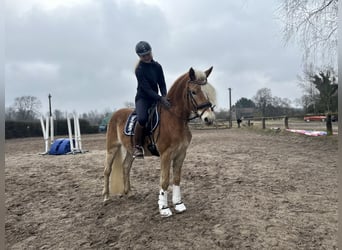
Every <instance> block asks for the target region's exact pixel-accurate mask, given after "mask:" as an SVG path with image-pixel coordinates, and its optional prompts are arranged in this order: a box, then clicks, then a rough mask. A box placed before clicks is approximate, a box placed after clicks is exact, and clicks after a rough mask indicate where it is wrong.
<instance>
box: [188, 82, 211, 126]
mask: <svg viewBox="0 0 342 250" xmlns="http://www.w3.org/2000/svg"><path fill="white" fill-rule="evenodd" d="M188 83H192V84H197V85H205V84H207V79H205V80H194V81H191V80H189V81H188ZM188 98H190V101H191V104H192V107H193V112H195V114H196V115H195V116H194V117H191V118H189V120H193V119H195V118H197V117H200V118H202V115H203V114H204V112H205V111H206V110H207V109H208V108H210V109H211V111H214V107H215V106H213V105H212V104H211V102H209V101H208V102H204V103H201V104H198V103H197V102H196V100H195V97H194V95H193V94H192V91H191V90H189V87H188ZM201 109H203V110H202V112H201V114H200V115H199V114H198V110H201Z"/></svg>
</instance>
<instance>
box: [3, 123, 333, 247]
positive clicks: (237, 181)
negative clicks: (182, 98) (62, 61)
mask: <svg viewBox="0 0 342 250" xmlns="http://www.w3.org/2000/svg"><path fill="white" fill-rule="evenodd" d="M82 139H83V148H84V149H87V150H89V152H88V153H85V154H79V155H63V156H49V155H48V156H41V155H38V154H37V153H39V152H41V151H43V149H44V145H43V140H42V138H28V139H15V140H6V145H5V146H6V153H5V157H6V169H5V174H6V176H5V180H6V191H5V194H6V208H7V215H6V225H5V229H6V247H7V249H337V227H338V226H337V203H338V202H337V144H338V143H337V136H333V137H328V138H327V137H319V138H311V137H306V136H303V135H296V134H289V133H286V132H278V133H276V132H274V131H273V132H271V131H269V132H261V131H254V130H249V129H246V128H241V129H237V128H236V129H235V128H234V129H230V130H229V129H225V130H195V131H193V141H192V143H191V145H190V147H189V150H188V154H187V157H186V160H185V163H184V166H183V174H182V177H183V178H182V183H181V185H182V191H183V200H184V203H185V204H186V206H187V208H188V210H187V211H186V212H185V213H183V214H177V215H174V216H172V217H170V218H167V219H162V218H160V216H159V212H158V206H157V198H158V190H159V187H158V183H159V159H158V158H146V159H145V160H143V161H141V160H140V161H136V162H135V163H134V165H133V168H132V172H131V181H132V186H133V189H134V190H133V192H132V194H131V195H129V196H128V197H113V198H112V199H111V201H110V202H109V203H108V204H103V203H102V196H101V191H102V182H103V174H102V171H103V161H104V156H105V135H104V134H97V135H84V136H82Z"/></svg>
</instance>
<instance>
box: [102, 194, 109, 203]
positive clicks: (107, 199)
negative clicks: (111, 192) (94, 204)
mask: <svg viewBox="0 0 342 250" xmlns="http://www.w3.org/2000/svg"><path fill="white" fill-rule="evenodd" d="M108 202H109V198H108V196H106V197H104V199H103V203H105V204H106V203H108Z"/></svg>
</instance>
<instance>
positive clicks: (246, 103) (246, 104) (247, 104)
mask: <svg viewBox="0 0 342 250" xmlns="http://www.w3.org/2000/svg"><path fill="white" fill-rule="evenodd" d="M235 106H236V107H237V108H255V103H254V102H253V101H252V100H251V99H247V98H245V97H242V98H240V99H239V100H238V101H237V102H236V103H235Z"/></svg>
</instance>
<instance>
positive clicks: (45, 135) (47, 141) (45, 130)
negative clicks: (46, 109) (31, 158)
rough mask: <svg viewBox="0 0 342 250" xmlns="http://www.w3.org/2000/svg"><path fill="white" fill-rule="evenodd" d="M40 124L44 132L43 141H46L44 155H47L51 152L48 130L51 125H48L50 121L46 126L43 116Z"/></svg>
mask: <svg viewBox="0 0 342 250" xmlns="http://www.w3.org/2000/svg"><path fill="white" fill-rule="evenodd" d="M40 124H41V126H42V131H43V139H44V141H45V151H44V153H42V154H47V153H48V151H49V131H48V128H49V123H48V120H47V122H46V126H45V125H44V119H43V117H42V116H41V117H40Z"/></svg>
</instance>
